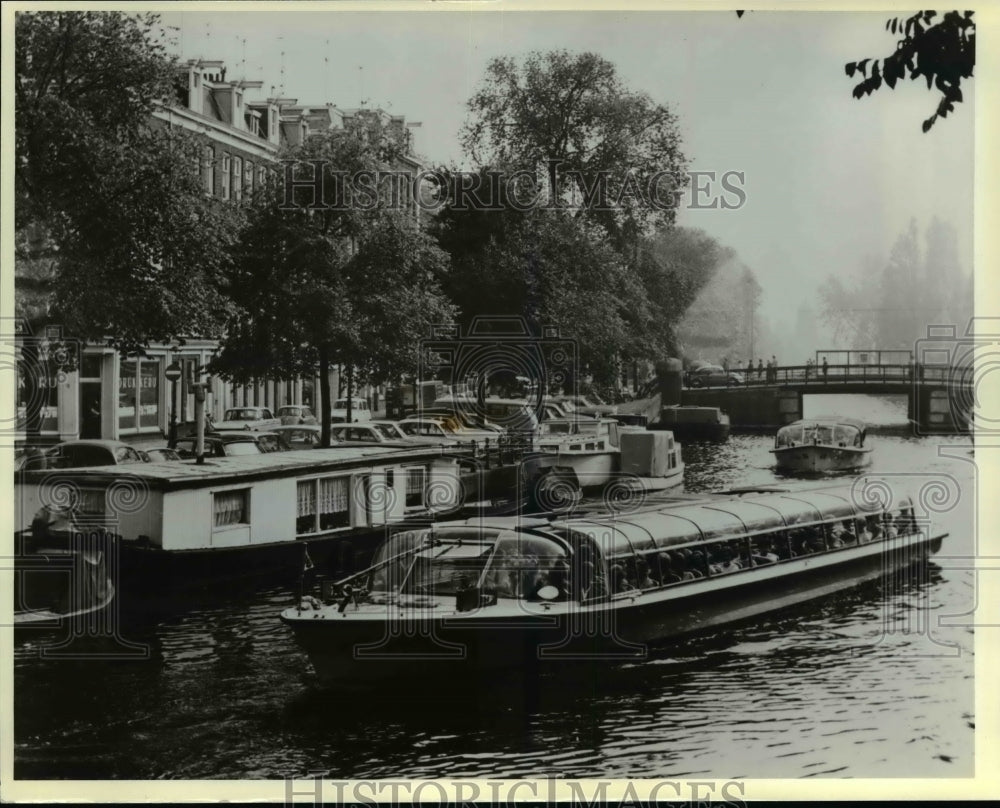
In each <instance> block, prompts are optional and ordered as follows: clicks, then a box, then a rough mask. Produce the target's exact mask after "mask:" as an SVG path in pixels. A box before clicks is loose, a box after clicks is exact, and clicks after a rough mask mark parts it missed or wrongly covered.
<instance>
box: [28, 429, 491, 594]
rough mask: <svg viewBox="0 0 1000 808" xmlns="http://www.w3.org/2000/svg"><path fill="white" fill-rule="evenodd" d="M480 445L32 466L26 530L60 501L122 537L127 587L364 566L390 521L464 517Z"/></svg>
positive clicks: (77, 521)
mask: <svg viewBox="0 0 1000 808" xmlns="http://www.w3.org/2000/svg"><path fill="white" fill-rule="evenodd" d="M472 460H474V459H473V458H472V456H471V452H470V451H469V450H465V449H462V450H457V449H454V450H453V449H448V450H445V449H443V448H441V447H429V446H415V447H414V448H412V449H399V448H394V447H379V446H370V447H369V446H365V447H360V446H350V447H346V446H345V447H335V448H329V449H305V450H297V451H290V452H275V453H270V454H264V455H246V456H237V457H220V458H215V457H213V458H211V459H210V460H208V461H207V462H205V463H203V464H196V463H194V462H176V461H175V462H160V463H137V464H133V465H130V466H128V468H127V469H126V468H124V467H122V466H113V467H112V466H99V467H98V466H94V467H87V468H75V469H66V470H61V471H51V470H50V471H42V470H39V471H21V472H17V475H16V479H15V489H16V501H17V506H18V512H19V513H18V523H17V524H18V526H19V527H20V528H21V536H22V537H31V536H32V535H33V534H34V533H36V532H38V526H39V525H40V524H42V525H44V524H46V522H47V521H50V519H49V518H47V516H46V514H49V513H51V512H52V511H53V507H54V503H55V504H57V505H59V506H60V507H64V506H66V504H67V503H69V504H70V507H71V511H72V514H71V517H68V518H70V520H71V524H72V525H73V526H74V527H75V528H79V527H80V526H82V525H91V526H93V525H98V526H100V527H103V528H105V529H107V530H108V531H109V532H111V533H113V534H116V535H117V537H118V543H117V550H116V551H117V552H118V553H119V556H120V570H121V573H120V574H121V581H122V582H123V583H125V584H128V585H133V584H134V585H136V586H146V585H149V584H158V585H164V586H179V585H184V584H187V583H192V582H198V581H204V580H206V579H207V580H215V581H218V580H223V579H226V578H233V577H241V576H243V575H246V574H254V573H259V572H275V571H280V570H281V569H283V568H286V569H295V570H298V569H301V565H302V560H303V558H304V557H305V556H308V557H309V558H310V559H311V560H313V561H314V562H315V563H316V564H317V565H318V564H320V563H323V562H327V561H329V562H330V563H332V564H333V565H334V568H337V569H341V570H343V571H344V572H347V571H350V570H352V569H356V568H357V566H356V564H357V561H358V558H360V559H361V560H362V561H363V562H367V560H368V559H369V558H370V557H371V554H372V552H374V550H375V548H376V547H377V546H378V545H379V543H381V541H382V540H383V539H384V538H385V535H386V530H387V529H388V527H389V526H391V525H400V524H423V523H426V522H427V521H428V520H433V519H439V518H443V517H451V518H454V516H455V515H457V514H458V513H459V509H460V508H461V506H462V503H463V501H464V500H465V499H466V498H467V497H473V498H474V497H476V496H477V495H476V494H475V493H473V492H470V491H466V490H465V489H466V487H468V484H469V481H470V480H472V481H475V480H476V477H475V475H473V476H472V477H467V476H466V475H465V474H464V469H463V466H462V464H463V463H468V462H471V461H472Z"/></svg>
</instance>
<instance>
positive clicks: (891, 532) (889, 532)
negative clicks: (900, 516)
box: [885, 513, 899, 539]
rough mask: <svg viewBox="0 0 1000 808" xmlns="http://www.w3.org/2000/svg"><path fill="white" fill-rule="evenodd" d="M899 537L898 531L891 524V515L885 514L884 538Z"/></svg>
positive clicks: (892, 523)
mask: <svg viewBox="0 0 1000 808" xmlns="http://www.w3.org/2000/svg"><path fill="white" fill-rule="evenodd" d="M898 535H899V531H898V530H897V529H896V525H895V523H894V522H893V519H892V514H891V513H887V514H886V515H885V537H886V538H887V539H894V538H896V537H897V536H898Z"/></svg>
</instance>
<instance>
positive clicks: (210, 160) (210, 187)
mask: <svg viewBox="0 0 1000 808" xmlns="http://www.w3.org/2000/svg"><path fill="white" fill-rule="evenodd" d="M204 163H205V164H204V166H203V167H202V169H203V171H202V178H203V179H204V180H205V193H206V194H208V195H209V196H213V195H214V194H215V149H213V148H212V147H211V146H206V147H205V155H204Z"/></svg>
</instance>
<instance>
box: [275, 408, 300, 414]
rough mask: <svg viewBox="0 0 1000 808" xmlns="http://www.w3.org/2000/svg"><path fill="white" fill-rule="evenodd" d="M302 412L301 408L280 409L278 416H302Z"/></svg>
mask: <svg viewBox="0 0 1000 808" xmlns="http://www.w3.org/2000/svg"><path fill="white" fill-rule="evenodd" d="M301 414H302V410H301V408H299V407H279V408H278V415H301Z"/></svg>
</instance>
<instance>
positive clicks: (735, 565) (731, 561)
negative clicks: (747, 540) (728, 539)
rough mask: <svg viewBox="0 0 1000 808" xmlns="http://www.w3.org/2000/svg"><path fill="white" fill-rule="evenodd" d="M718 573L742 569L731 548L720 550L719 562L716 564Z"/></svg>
mask: <svg viewBox="0 0 1000 808" xmlns="http://www.w3.org/2000/svg"><path fill="white" fill-rule="evenodd" d="M716 567H717V568H718V571H719V573H720V574H723V575H724V574H726V573H729V572H736V571H738V570H741V569H743V565H742V564H740V562H739V559H737V558H736V556H735V554H734V553H733V551H732V550H729V549H728V548H727V549H725V550H723V552H722V560H721V563H719V564H716Z"/></svg>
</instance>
